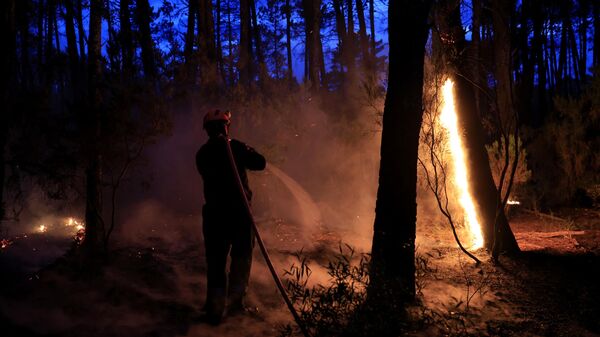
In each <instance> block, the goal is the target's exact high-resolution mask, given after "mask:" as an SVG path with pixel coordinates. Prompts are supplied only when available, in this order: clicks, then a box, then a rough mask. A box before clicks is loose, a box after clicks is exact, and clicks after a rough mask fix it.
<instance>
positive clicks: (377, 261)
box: [369, 0, 431, 303]
mask: <svg viewBox="0 0 600 337" xmlns="http://www.w3.org/2000/svg"><path fill="white" fill-rule="evenodd" d="M430 7H431V3H430V1H415V0H391V1H390V4H389V12H388V13H389V41H390V53H389V57H390V63H389V75H388V81H389V82H388V83H389V84H388V91H387V95H386V99H385V109H384V113H383V130H382V136H381V165H380V170H379V188H378V190H377V203H376V207H375V224H374V235H373V247H372V252H371V253H372V262H371V283H370V286H369V297H370V298H371V299H375V300H377V299H379V300H381V299H384V298H385V297H384V296H389V295H390V294H391V295H392V298H389V297H388V298H385V300H386V301H392V302H394V303H401V302H403V301H405V300H410V299H413V298H414V295H415V263H414V262H415V261H414V257H415V232H416V214H417V204H416V183H417V154H418V147H419V132H420V130H421V121H422V114H423V111H422V107H423V104H422V94H423V66H424V64H423V57H424V52H425V43H426V41H427V36H428V33H429V25H428V22H427V19H428V17H429V9H430Z"/></svg>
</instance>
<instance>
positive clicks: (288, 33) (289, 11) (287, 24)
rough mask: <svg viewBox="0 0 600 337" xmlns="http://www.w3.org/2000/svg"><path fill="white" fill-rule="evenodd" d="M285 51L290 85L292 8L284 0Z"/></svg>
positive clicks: (291, 73)
mask: <svg viewBox="0 0 600 337" xmlns="http://www.w3.org/2000/svg"><path fill="white" fill-rule="evenodd" d="M284 10H285V49H286V51H287V77H288V82H289V83H290V84H291V83H292V82H293V78H294V71H293V66H292V63H293V59H292V7H291V5H290V0H285V9H284Z"/></svg>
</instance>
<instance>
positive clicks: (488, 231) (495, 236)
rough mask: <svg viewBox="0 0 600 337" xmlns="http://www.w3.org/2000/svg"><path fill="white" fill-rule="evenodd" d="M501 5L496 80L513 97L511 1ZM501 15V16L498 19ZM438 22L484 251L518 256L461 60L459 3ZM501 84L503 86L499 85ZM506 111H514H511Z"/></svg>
mask: <svg viewBox="0 0 600 337" xmlns="http://www.w3.org/2000/svg"><path fill="white" fill-rule="evenodd" d="M500 1H501V2H502V3H503V6H500V7H499V8H495V9H494V10H493V12H494V14H493V15H494V18H495V20H496V22H495V23H494V36H495V39H496V41H497V43H499V45H498V44H497V46H498V48H495V51H496V52H499V53H502V55H501V57H500V59H496V60H495V63H496V64H498V63H502V65H500V67H504V68H502V70H498V71H500V72H502V76H503V77H502V79H497V80H498V82H499V84H501V85H502V86H504V88H505V89H504V94H508V95H510V93H509V92H507V91H506V90H510V88H511V86H510V83H511V81H510V77H507V76H510V51H511V48H510V44H508V45H506V43H510V35H509V33H508V27H509V16H505V15H506V6H507V3H508V2H510V0H498V2H500ZM494 4H495V6H498V4H497V2H494ZM500 9H502V12H501V13H502V14H499V13H496V12H498V11H499V10H500ZM508 10H509V11H508V13H510V6H508ZM499 15H502V16H501V17H499ZM498 20H500V22H498ZM437 21H438V23H439V24H440V28H439V30H440V31H441V32H442V33H444V34H447V35H448V36H449V38H448V39H447V41H451V42H449V43H448V44H447V45H446V46H445V48H444V51H445V59H446V61H445V63H446V64H448V65H449V67H450V69H449V71H450V72H451V73H453V76H452V77H453V80H454V82H455V88H456V89H455V95H456V101H457V110H458V123H459V125H461V126H462V129H464V130H465V133H464V145H465V148H466V158H467V160H468V161H467V167H468V174H467V178H468V180H469V181H470V182H471V184H470V189H471V191H470V192H471V194H472V195H473V199H474V202H475V208H476V210H477V214H478V215H479V222H480V223H481V225H482V234H483V239H484V244H485V247H486V248H487V249H489V250H490V252H491V253H492V255H494V256H497V255H498V254H499V253H501V252H507V253H516V252H518V251H519V247H518V245H517V242H516V240H515V238H514V235H513V233H512V231H511V229H510V226H509V224H508V220H507V219H506V216H505V214H504V210H503V208H502V207H501V206H500V205H499V203H500V199H499V194H498V189H497V188H496V185H495V183H494V178H493V177H492V171H491V169H490V165H489V158H488V154H487V151H486V149H485V134H484V130H483V126H482V124H481V118H480V116H479V115H478V114H477V107H476V105H475V98H474V97H475V90H478V89H477V88H476V87H474V86H473V84H472V81H471V80H470V79H469V78H468V75H469V73H470V71H471V70H470V68H471V65H470V63H469V62H468V59H467V58H465V57H460V55H466V54H468V53H466V51H467V45H466V41H465V33H464V31H463V28H462V24H461V17H460V2H459V1H457V0H449V1H447V2H445V11H442V12H438V15H437ZM499 36H500V37H499ZM498 49H500V51H499V50H498ZM496 57H498V55H496ZM506 57H508V59H507V58H506ZM497 67H498V65H497ZM500 67H498V68H500ZM502 81H504V82H503V83H500V82H502ZM506 88H508V89H506ZM506 104H509V103H506ZM505 108H506V109H512V107H505ZM511 111H512V110H511Z"/></svg>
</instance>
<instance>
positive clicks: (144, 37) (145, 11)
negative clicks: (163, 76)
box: [135, 0, 156, 79]
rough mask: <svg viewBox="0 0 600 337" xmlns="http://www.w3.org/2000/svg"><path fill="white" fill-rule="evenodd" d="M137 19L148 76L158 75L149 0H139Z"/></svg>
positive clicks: (143, 63) (143, 62) (144, 64)
mask: <svg viewBox="0 0 600 337" xmlns="http://www.w3.org/2000/svg"><path fill="white" fill-rule="evenodd" d="M135 21H136V24H137V26H138V29H139V41H140V45H141V47H142V65H143V69H144V75H145V76H146V78H149V79H153V78H155V77H156V61H155V59H154V41H153V39H152V32H151V30H150V22H151V21H152V8H151V7H150V4H149V3H148V0H137V2H136V6H135Z"/></svg>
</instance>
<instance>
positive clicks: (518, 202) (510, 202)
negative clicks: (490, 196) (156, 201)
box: [506, 199, 521, 205]
mask: <svg viewBox="0 0 600 337" xmlns="http://www.w3.org/2000/svg"><path fill="white" fill-rule="evenodd" d="M506 203H507V204H509V205H520V204H521V202H520V201H518V200H510V199H508V201H507V202H506Z"/></svg>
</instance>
